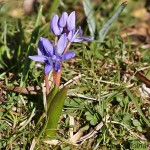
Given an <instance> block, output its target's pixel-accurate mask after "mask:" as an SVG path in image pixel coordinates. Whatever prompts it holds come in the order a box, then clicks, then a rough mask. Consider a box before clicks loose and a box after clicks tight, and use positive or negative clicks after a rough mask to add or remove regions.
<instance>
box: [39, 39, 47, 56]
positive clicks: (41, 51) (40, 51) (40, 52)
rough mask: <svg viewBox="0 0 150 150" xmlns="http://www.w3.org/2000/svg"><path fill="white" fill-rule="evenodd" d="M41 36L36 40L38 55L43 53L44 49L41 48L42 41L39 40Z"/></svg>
mask: <svg viewBox="0 0 150 150" xmlns="http://www.w3.org/2000/svg"><path fill="white" fill-rule="evenodd" d="M41 38H42V37H41ZM41 38H40V39H39V42H38V55H45V54H44V51H43V50H44V49H43V43H42V41H41Z"/></svg>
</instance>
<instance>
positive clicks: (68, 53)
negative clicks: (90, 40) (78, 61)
mask: <svg viewBox="0 0 150 150" xmlns="http://www.w3.org/2000/svg"><path fill="white" fill-rule="evenodd" d="M74 56H75V53H74V52H67V53H66V54H64V55H63V56H62V58H61V61H64V60H67V59H70V58H73V57H74Z"/></svg>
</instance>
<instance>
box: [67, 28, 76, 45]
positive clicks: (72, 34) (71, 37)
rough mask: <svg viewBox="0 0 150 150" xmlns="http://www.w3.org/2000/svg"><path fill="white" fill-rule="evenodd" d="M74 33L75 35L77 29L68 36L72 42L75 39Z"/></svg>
mask: <svg viewBox="0 0 150 150" xmlns="http://www.w3.org/2000/svg"><path fill="white" fill-rule="evenodd" d="M74 35H75V30H72V31H70V32H69V34H68V36H67V38H68V40H69V41H70V42H73V40H74Z"/></svg>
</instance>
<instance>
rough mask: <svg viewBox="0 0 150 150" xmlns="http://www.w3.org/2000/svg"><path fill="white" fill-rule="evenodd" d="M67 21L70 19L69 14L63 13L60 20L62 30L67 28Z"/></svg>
mask: <svg viewBox="0 0 150 150" xmlns="http://www.w3.org/2000/svg"><path fill="white" fill-rule="evenodd" d="M67 19H68V14H67V13H66V12H63V13H62V16H61V18H60V19H59V26H60V27H61V28H63V27H65V26H66V22H67Z"/></svg>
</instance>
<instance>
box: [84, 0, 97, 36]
mask: <svg viewBox="0 0 150 150" xmlns="http://www.w3.org/2000/svg"><path fill="white" fill-rule="evenodd" d="M83 8H84V12H85V15H86V17H87V23H88V26H89V31H90V34H91V36H92V37H94V35H95V29H96V23H95V17H94V15H93V14H94V13H93V7H92V5H91V2H90V0H83Z"/></svg>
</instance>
